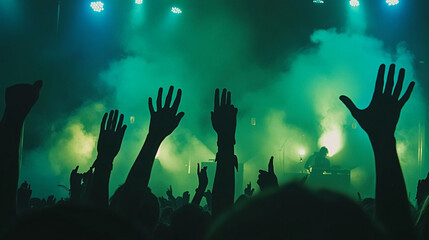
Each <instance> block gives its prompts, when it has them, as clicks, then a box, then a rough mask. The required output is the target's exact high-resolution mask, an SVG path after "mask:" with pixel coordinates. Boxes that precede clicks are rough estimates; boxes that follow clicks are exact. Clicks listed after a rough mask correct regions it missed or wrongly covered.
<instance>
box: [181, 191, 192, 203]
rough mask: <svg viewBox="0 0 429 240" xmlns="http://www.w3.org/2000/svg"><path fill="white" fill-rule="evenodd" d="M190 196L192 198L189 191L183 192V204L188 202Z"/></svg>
mask: <svg viewBox="0 0 429 240" xmlns="http://www.w3.org/2000/svg"><path fill="white" fill-rule="evenodd" d="M190 198H191V195H190V194H189V191H185V192H183V194H182V199H183V204H188V203H189V199H190Z"/></svg>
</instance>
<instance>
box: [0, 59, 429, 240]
mask: <svg viewBox="0 0 429 240" xmlns="http://www.w3.org/2000/svg"><path fill="white" fill-rule="evenodd" d="M385 68H386V66H385V65H384V64H382V65H381V66H380V68H379V71H378V75H377V78H376V81H375V90H374V93H373V97H372V100H371V101H370V103H369V105H368V107H367V108H365V109H358V108H357V107H356V106H355V104H354V103H353V101H352V100H351V99H350V98H348V97H347V96H340V97H339V100H341V101H342V102H343V103H344V105H345V107H346V108H347V109H348V110H349V111H350V113H351V115H352V116H353V117H354V118H355V119H356V121H357V122H358V123H359V125H360V126H361V127H362V129H363V130H364V131H365V132H366V133H367V135H368V137H369V140H370V142H371V145H372V148H373V152H374V159H375V170H376V183H375V184H376V186H375V187H376V194H375V198H374V199H372V198H367V199H359V201H355V200H352V199H349V198H348V197H346V196H343V195H342V194H340V193H336V192H333V191H328V190H318V191H316V190H310V189H308V188H307V187H306V184H305V179H303V180H302V181H298V182H291V183H286V184H279V182H278V180H277V176H276V174H275V172H274V162H275V161H274V159H273V157H271V158H270V160H269V162H268V168H267V169H266V170H260V171H259V176H258V181H257V184H258V185H259V188H260V190H261V191H260V192H258V193H257V194H255V196H254V194H253V192H254V189H252V186H251V185H250V184H249V185H247V187H246V189H245V191H244V194H243V195H241V196H239V197H238V198H237V200H236V201H234V199H235V196H234V192H235V189H234V186H235V171H236V170H237V169H238V158H237V156H236V155H235V153H234V146H235V143H236V141H235V132H236V123H237V112H238V109H237V108H236V106H234V105H233V104H232V100H231V99H232V98H231V92H229V91H227V90H226V89H223V90H219V89H216V90H215V92H214V105H213V109H212V110H211V122H212V126H213V129H214V131H215V132H216V134H217V137H218V138H217V139H218V141H217V147H218V151H217V153H216V163H217V164H216V173H215V177H214V182H213V188H212V189H211V190H208V189H207V185H208V178H207V168H206V167H200V165H199V164H198V166H197V169H198V170H197V177H198V187H197V188H196V189H195V191H192V192H184V193H183V194H182V195H181V196H174V195H173V189H172V187H171V186H170V188H169V189H168V190H167V192H166V198H165V197H163V196H155V195H154V194H153V193H152V192H151V189H150V188H149V180H150V177H151V171H152V166H153V163H154V160H155V155H156V153H157V150H158V148H159V147H160V145H161V143H162V142H163V141H164V139H166V138H167V137H168V136H169V135H170V134H171V133H173V132H174V130H175V129H176V128H177V127H178V126H179V123H180V121H181V119H182V118H183V117H184V113H183V112H180V111H179V105H180V100H181V96H182V91H181V89H178V90H177V91H175V89H174V87H173V86H171V87H170V88H169V89H168V93H167V95H166V97H165V98H164V97H163V88H159V91H158V95H157V98H156V101H155V102H154V100H153V99H152V98H149V100H148V103H149V112H150V124H149V131H148V134H147V136H146V139H145V140H144V142H143V145H142V147H141V150H140V152H139V154H138V156H137V158H136V160H135V161H134V163H133V165H132V167H131V169H130V171H129V173H128V176H127V178H126V179H125V181H124V182H123V184H122V185H121V186H120V187H119V188H118V189H117V190H116V191H115V192H114V193H113V194H112V195H111V194H109V179H110V174H111V171H112V169H113V167H114V164H113V161H114V159H115V157H116V155H117V154H118V152H119V151H120V149H121V144H122V140H123V137H124V134H125V132H126V130H127V126H126V125H124V115H123V114H120V112H119V111H118V110H111V111H110V112H109V113H105V114H104V116H102V119H101V125H100V133H99V137H98V143H97V158H96V159H95V160H94V162H93V164H92V167H91V168H90V169H85V170H86V172H81V171H79V170H81V169H79V167H78V166H77V167H76V168H75V169H70V170H71V173H70V190H69V192H70V196H69V198H67V199H59V200H58V199H56V198H55V197H54V196H49V197H47V199H38V198H32V197H31V194H32V190H31V187H30V184H29V183H27V182H23V183H22V184H21V185H20V186H19V187H18V179H19V158H20V155H19V154H20V151H19V148H20V144H21V136H22V131H23V125H24V121H25V120H26V117H27V115H28V113H29V112H30V110H31V109H32V107H33V106H34V104H36V102H37V100H38V97H39V92H41V89H42V81H36V82H35V83H34V84H18V85H14V86H11V87H9V88H7V89H6V92H5V104H6V108H5V111H4V114H3V117H2V119H1V122H0V193H1V197H0V239H39V238H40V239H44V240H46V239H79V240H84V239H155V240H156V239H160V240H161V239H165V240H167V239H171V240H172V239H189V240H190V239H210V240H220V239H231V240H233V239H235V240H236V239H247V240H249V239H259V240H260V239H404V240H412V239H429V209H428V208H429V200H428V194H429V175H428V177H427V178H426V179H423V180H420V181H419V182H418V185H417V195H416V200H417V206H413V205H412V204H411V203H410V201H409V199H408V196H407V190H406V187H405V183H404V177H403V174H402V170H401V166H400V164H399V158H398V154H397V149H396V140H395V129H396V126H397V123H398V120H399V116H400V113H401V110H402V108H403V107H404V105H405V103H406V102H407V101H408V99H409V98H410V96H411V93H412V90H413V87H414V82H411V83H410V84H409V86H408V87H407V89H406V90H405V92H404V93H403V94H402V88H403V82H404V77H405V70H404V69H400V71H399V76H398V77H397V81H396V84H395V81H394V73H395V65H394V64H392V65H390V67H389V70H388V73H387V78H385ZM174 92H176V94H175V95H176V96H175V98H174V99H173V95H174ZM401 95H402V96H401ZM29 121H31V119H29ZM85 170H84V171H85ZM255 174H257V173H255ZM110 195H111V197H110V198H109V196H110ZM203 198H205V199H206V201H205V202H206V203H207V204H205V205H204V206H201V200H202V199H203Z"/></svg>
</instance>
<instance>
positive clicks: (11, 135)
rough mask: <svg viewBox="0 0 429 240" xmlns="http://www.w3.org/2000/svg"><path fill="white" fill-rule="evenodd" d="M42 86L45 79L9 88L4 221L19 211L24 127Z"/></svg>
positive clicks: (2, 132) (0, 132)
mask: <svg viewBox="0 0 429 240" xmlns="http://www.w3.org/2000/svg"><path fill="white" fill-rule="evenodd" d="M41 88H42V81H36V82H35V83H34V84H18V85H14V86H11V87H9V88H7V89H6V96H5V100H6V109H5V112H4V115H3V118H2V120H1V122H0V192H1V198H0V209H1V210H0V225H1V224H3V223H4V222H5V221H7V220H8V219H9V218H10V217H12V216H13V215H15V214H16V190H17V188H18V177H19V147H20V143H21V135H22V128H23V125H24V120H25V118H26V117H27V114H28V113H29V112H30V110H31V108H32V107H33V106H34V104H35V103H36V101H37V99H38V98H39V91H40V89H41Z"/></svg>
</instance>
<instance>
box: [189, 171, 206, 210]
mask: <svg viewBox="0 0 429 240" xmlns="http://www.w3.org/2000/svg"><path fill="white" fill-rule="evenodd" d="M197 175H198V187H197V189H195V195H194V198H193V199H192V204H195V205H198V206H199V205H200V203H201V199H203V196H204V193H205V191H206V188H207V185H208V183H209V180H208V178H207V167H203V168H202V169H201V170H200V164H199V163H198V165H197Z"/></svg>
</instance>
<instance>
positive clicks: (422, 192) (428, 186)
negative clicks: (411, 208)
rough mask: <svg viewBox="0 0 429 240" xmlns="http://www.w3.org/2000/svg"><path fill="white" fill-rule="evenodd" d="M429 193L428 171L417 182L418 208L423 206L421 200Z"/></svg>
mask: <svg viewBox="0 0 429 240" xmlns="http://www.w3.org/2000/svg"><path fill="white" fill-rule="evenodd" d="M428 195H429V172H428V175H427V176H426V178H425V179H420V180H419V181H418V183H417V193H416V200H417V205H418V207H419V208H421V207H422V206H423V202H424V201H425V199H426V197H427V196H428Z"/></svg>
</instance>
